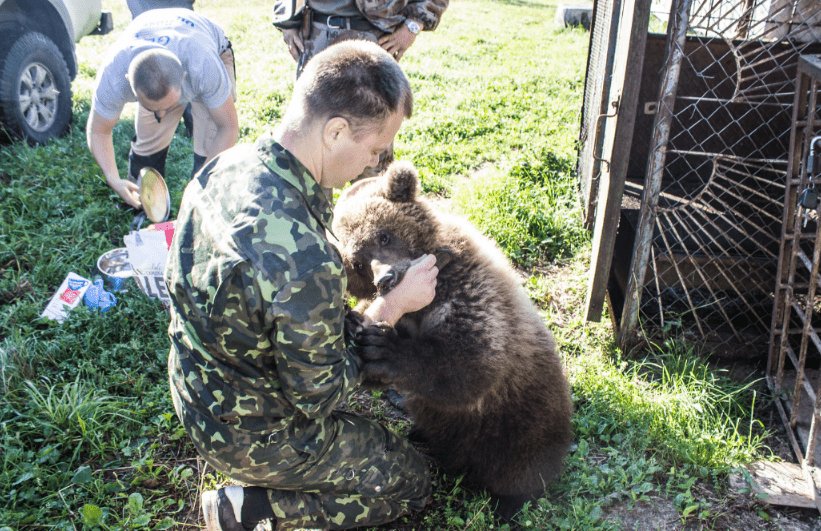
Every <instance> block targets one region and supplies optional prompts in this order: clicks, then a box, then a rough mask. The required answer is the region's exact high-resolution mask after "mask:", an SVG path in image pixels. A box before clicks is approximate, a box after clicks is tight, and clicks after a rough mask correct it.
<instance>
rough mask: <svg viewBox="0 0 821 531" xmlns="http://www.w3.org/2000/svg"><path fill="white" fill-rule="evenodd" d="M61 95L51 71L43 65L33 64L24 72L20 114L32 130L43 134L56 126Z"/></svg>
mask: <svg viewBox="0 0 821 531" xmlns="http://www.w3.org/2000/svg"><path fill="white" fill-rule="evenodd" d="M59 95H60V92H59V91H58V90H57V87H56V86H55V84H54V77H53V76H52V75H51V71H50V70H49V69H48V68H46V67H45V66H44V65H43V64H41V63H31V64H30V65H28V66H27V67H26V68H25V69H24V70H23V74H22V75H21V76H20V90H19V101H20V113H21V114H22V115H23V119H24V120H25V121H26V123H27V124H28V126H29V127H30V128H31V129H33V130H34V131H37V132H41V133H42V132H43V131H46V130H47V129H48V128H49V127H51V126H52V124H54V120H55V119H56V114H57V97H58V96H59Z"/></svg>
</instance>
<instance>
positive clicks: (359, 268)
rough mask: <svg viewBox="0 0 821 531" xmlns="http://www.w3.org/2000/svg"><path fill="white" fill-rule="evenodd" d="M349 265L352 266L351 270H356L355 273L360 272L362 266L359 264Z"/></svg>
mask: <svg viewBox="0 0 821 531" xmlns="http://www.w3.org/2000/svg"><path fill="white" fill-rule="evenodd" d="M351 265H352V266H353V268H354V269H356V270H357V271H361V270H362V264H360V263H359V262H354V263H352V264H351Z"/></svg>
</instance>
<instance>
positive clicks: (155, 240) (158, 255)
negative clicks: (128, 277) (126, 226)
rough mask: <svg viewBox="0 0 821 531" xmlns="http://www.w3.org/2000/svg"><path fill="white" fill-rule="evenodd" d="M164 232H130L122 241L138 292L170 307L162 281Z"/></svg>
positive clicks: (164, 257) (166, 243) (165, 246)
mask: <svg viewBox="0 0 821 531" xmlns="http://www.w3.org/2000/svg"><path fill="white" fill-rule="evenodd" d="M172 227H173V226H172ZM170 230H173V228H171V229H170ZM166 232H167V229H164V230H152V229H150V228H149V229H141V230H138V231H132V232H130V233H129V234H127V235H126V236H125V237H124V238H123V240H124V241H125V246H126V248H127V249H128V260H129V261H130V262H131V267H132V269H133V270H134V280H135V281H136V282H137V284H138V285H139V287H140V291H142V292H143V293H145V294H146V295H147V296H149V297H151V298H155V299H160V300H161V301H162V302H163V304H165V305H166V306H170V305H171V298H170V297H169V296H168V288H166V286H165V280H163V271H165V262H166V259H167V258H168V241H167V239H166ZM172 234H173V233H172Z"/></svg>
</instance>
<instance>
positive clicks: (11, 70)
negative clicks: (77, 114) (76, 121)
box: [0, 31, 71, 144]
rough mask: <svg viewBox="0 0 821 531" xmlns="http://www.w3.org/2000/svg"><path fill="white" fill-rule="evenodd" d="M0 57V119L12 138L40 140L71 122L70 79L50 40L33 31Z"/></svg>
mask: <svg viewBox="0 0 821 531" xmlns="http://www.w3.org/2000/svg"><path fill="white" fill-rule="evenodd" d="M3 51H4V52H5V55H4V56H2V57H0V122H2V123H3V125H4V126H5V128H6V130H7V131H8V132H9V133H11V135H12V136H13V137H15V138H25V139H27V140H28V141H29V142H31V143H34V144H42V143H44V142H47V141H48V140H50V139H52V138H54V137H56V136H59V135H61V134H63V133H64V132H65V131H66V130H67V129H68V124H69V123H70V122H71V79H70V77H69V74H68V67H67V66H66V62H65V60H64V59H63V55H62V54H61V53H60V50H59V49H58V48H57V45H56V44H54V42H53V41H52V40H51V39H49V38H48V37H46V36H45V35H43V34H42V33H37V32H34V31H29V32H26V33H23V34H22V35H21V36H20V37H19V38H18V39H17V40H16V41H14V44H11V45H10V46H7V47H4V50H3Z"/></svg>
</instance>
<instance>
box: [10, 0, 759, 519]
mask: <svg viewBox="0 0 821 531" xmlns="http://www.w3.org/2000/svg"><path fill="white" fill-rule="evenodd" d="M103 4H104V9H106V10H110V11H112V12H113V13H114V17H115V21H116V27H115V31H114V33H113V34H111V35H108V36H104V37H89V38H86V39H84V40H83V41H81V43H80V44H79V45H78V50H77V55H78V59H79V62H80V65H79V66H80V68H79V75H78V77H77V79H76V80H75V82H74V84H73V90H74V125H73V128H72V130H71V132H70V134H68V135H67V136H65V137H63V138H60V139H56V140H54V141H53V142H50V143H49V144H48V145H46V146H40V147H30V146H27V145H25V144H19V143H17V144H12V145H3V146H0V437H1V439H0V530H2V531H8V530H9V529H20V530H23V529H29V528H50V529H64V530H79V529H98V528H99V529H105V530H112V531H114V530H124V529H152V530H158V529H170V528H174V529H194V528H198V526H200V525H201V517H200V513H199V497H200V494H201V493H202V491H203V490H206V489H209V488H213V487H215V486H218V485H221V484H223V483H224V482H226V481H227V480H228V478H225V477H223V476H221V475H220V474H218V473H216V472H214V470H213V469H211V468H209V467H207V466H205V464H204V462H202V461H201V460H199V459H198V457H197V454H196V452H195V451H194V449H193V447H192V446H191V443H190V442H189V441H188V439H187V436H186V435H185V432H184V430H183V429H182V427H181V425H180V423H179V421H178V420H177V418H176V416H175V414H174V410H173V406H172V404H171V401H170V397H169V393H168V383H167V373H166V361H167V353H168V347H169V342H168V338H167V335H166V330H167V327H168V315H167V313H166V312H165V310H164V309H163V308H162V306H161V305H160V304H159V302H157V301H156V300H150V299H147V298H145V297H144V296H142V295H141V294H140V293H139V292H138V291H137V289H136V288H135V286H134V285H133V284H132V285H131V286H130V287H129V288H128V291H126V292H123V293H119V294H117V296H118V302H117V305H116V306H115V308H114V309H112V310H111V311H109V312H107V313H104V314H101V313H99V312H96V311H93V310H90V309H88V308H85V307H79V308H77V309H75V310H73V311H72V312H71V313H70V315H69V317H68V318H67V319H66V320H65V321H64V322H63V323H62V324H60V323H57V322H54V321H49V320H46V319H43V318H40V314H41V312H42V311H43V309H44V308H45V305H46V303H47V301H48V300H49V299H50V297H51V295H52V294H53V293H54V291H55V290H56V288H57V287H58V286H59V285H60V283H61V282H62V280H63V278H65V276H66V274H67V273H68V272H69V271H73V272H76V273H78V274H80V275H83V276H86V277H91V276H92V275H94V266H95V263H96V260H97V258H98V257H99V256H100V255H102V254H103V253H105V252H106V251H109V250H110V249H113V248H117V247H122V246H123V236H124V235H125V234H127V232H128V230H129V225H130V223H131V221H132V219H133V217H134V214H135V213H134V212H133V211H130V210H128V209H125V208H123V205H122V203H121V202H120V201H119V200H118V199H117V198H116V196H115V195H114V194H113V192H111V190H110V189H109V188H108V187H107V186H106V185H105V183H104V182H103V180H102V178H101V174H100V171H99V169H98V168H97V166H96V165H95V163H94V161H93V160H92V158H91V155H90V154H89V152H88V149H87V148H86V146H85V136H84V128H85V123H86V121H87V119H88V112H89V100H90V96H91V88H92V86H93V80H94V76H95V75H96V73H97V69H98V67H99V65H100V63H101V61H102V56H103V54H104V53H105V50H106V49H107V48H108V46H110V45H111V43H112V42H113V40H114V39H115V38H116V37H117V36H118V35H119V34H121V32H122V30H123V28H124V26H125V24H126V23H127V22H128V20H129V19H130V16H129V13H128V11H127V10H126V8H125V3H124V2H121V1H114V0H104V2H103ZM554 8H555V2H554V1H552V0H535V1H528V2H518V1H517V2H513V1H511V2H508V1H492V0H460V1H459V2H452V3H451V5H450V7H449V8H448V11H447V12H446V13H445V16H444V19H443V22H442V24H441V26H440V27H439V28H438V29H437V30H436V31H435V32H433V33H429V32H427V33H425V34H423V35H421V36H420V37H419V38H418V39H417V41H416V43H415V44H414V45H413V47H412V48H411V49H410V51H409V52H408V54H407V55H406V56H405V57H404V58H403V60H402V65H403V67H404V68H405V70H406V72H407V73H408V76H409V77H410V79H411V83H412V86H413V89H414V93H415V112H414V116H413V117H412V118H411V119H409V120H407V121H406V123H405V124H404V125H403V127H402V130H401V131H400V133H399V135H398V137H397V139H396V144H395V146H396V153H397V157H398V158H403V159H410V160H412V161H413V162H414V163H415V164H416V165H417V166H418V167H419V169H420V173H421V176H422V181H423V188H424V190H425V192H426V193H429V194H435V195H438V196H442V197H445V198H452V205H451V207H452V208H453V209H454V210H456V211H457V212H460V213H462V214H464V215H466V216H468V217H469V218H470V219H471V220H472V221H473V222H474V223H475V224H476V225H477V226H478V227H479V228H480V229H481V230H483V231H484V232H486V233H487V234H488V235H489V236H491V237H493V238H494V239H496V241H498V242H499V244H500V246H502V248H503V249H504V251H505V252H506V253H507V255H508V256H509V257H510V258H511V259H512V260H514V261H515V262H516V264H517V265H519V266H520V267H521V268H522V270H523V271H527V272H529V273H530V277H529V279H528V281H527V283H526V287H527V288H528V290H529V292H530V293H531V296H532V297H533V298H534V300H535V302H536V303H537V304H538V305H539V306H540V307H541V308H542V309H543V310H544V316H545V320H546V322H547V323H548V324H549V325H550V326H551V328H552V329H553V330H554V333H555V335H556V337H557V340H558V342H559V345H560V348H561V353H562V356H563V359H564V360H565V363H566V365H567V371H568V375H569V377H570V380H571V385H572V393H573V400H574V403H575V408H576V415H575V419H574V423H573V429H574V437H575V441H576V442H575V444H574V446H573V448H572V451H571V452H570V454H569V455H568V458H567V467H566V471H565V473H564V474H563V475H562V476H561V477H560V478H559V479H558V480H557V481H556V482H555V484H553V485H551V486H550V488H549V491H548V495H547V496H546V497H545V498H544V499H542V500H539V502H538V503H537V504H535V505H533V506H531V507H529V508H528V511H527V512H526V513H525V514H524V515H523V517H522V520H521V524H522V528H524V529H616V528H618V523H617V522H614V521H613V520H612V518H610V517H608V511H609V509H610V507H611V505H613V504H615V503H627V504H633V503H637V502H639V501H641V500H646V499H648V497H650V496H655V497H667V498H669V499H671V500H673V501H674V503H675V505H676V507H677V508H678V510H679V512H680V515H681V518H682V519H690V520H692V519H693V518H697V519H700V520H701V521H702V522H703V523H704V525H706V526H707V527H709V525H710V522H711V518H712V516H711V514H714V513H715V510H716V508H715V507H713V506H711V505H710V502H708V501H705V500H704V499H702V498H699V496H698V495H697V492H696V491H695V490H694V488H695V487H694V486H695V485H697V484H698V482H705V481H709V482H711V483H712V484H717V485H720V484H721V482H722V481H723V479H722V478H723V477H724V475H725V474H726V472H727V471H728V470H729V469H730V468H731V467H733V466H736V465H738V464H740V463H744V462H746V461H749V460H752V459H757V458H761V457H766V456H767V451H766V448H765V447H763V446H762V437H763V436H764V435H765V433H764V432H763V431H762V430H761V429H760V424H759V422H758V421H757V420H756V417H755V416H754V412H755V411H756V405H757V403H758V402H760V399H759V398H757V397H756V396H755V394H754V393H753V392H752V389H751V388H750V387H748V386H746V385H744V384H742V385H739V384H737V383H735V382H734V381H733V380H731V379H729V378H727V377H726V375H724V374H722V373H719V372H716V371H715V370H713V369H711V368H710V367H709V366H708V364H707V363H706V361H705V358H704V356H703V355H702V354H701V353H699V352H696V351H694V350H693V349H692V348H691V347H689V346H688V345H687V344H686V343H684V342H681V341H678V342H670V343H665V344H662V345H660V346H658V347H654V348H651V349H648V350H645V351H642V352H640V353H638V354H631V355H630V356H628V355H626V354H624V353H620V352H618V351H617V350H616V349H615V347H614V345H613V343H612V333H611V330H610V328H609V326H608V325H607V324H595V323H592V324H585V323H583V322H582V319H581V312H580V307H581V301H582V300H583V298H584V292H585V286H586V268H587V264H586V261H587V257H588V255H589V237H588V235H587V233H586V232H585V231H584V230H583V229H582V227H581V221H580V217H581V216H580V206H579V203H578V198H577V193H576V181H575V179H576V177H575V175H574V172H573V168H574V166H575V163H574V160H575V148H574V142H575V140H576V137H577V134H578V123H579V114H580V108H581V98H582V92H583V77H584V76H583V69H584V65H585V63H586V47H587V42H588V39H589V35H588V34H587V33H585V32H584V31H582V30H580V29H562V28H557V27H556V26H554V24H553V16H554ZM196 9H197V10H198V11H200V12H202V13H204V14H205V15H207V16H210V17H211V18H213V19H215V20H217V21H219V22H220V24H221V25H222V26H223V27H224V28H225V29H226V30H227V33H228V35H229V36H230V38H231V40H232V43H233V45H234V49H235V51H236V64H237V78H238V92H239V100H238V112H239V117H240V123H241V131H240V142H251V141H253V140H255V139H256V138H257V137H258V136H259V135H260V134H261V133H262V132H264V131H265V130H266V129H267V128H268V127H269V126H270V124H272V123H274V122H276V121H277V120H278V119H279V118H280V117H281V115H282V112H283V109H284V105H285V102H286V101H287V99H288V95H289V93H290V90H291V87H292V85H293V72H294V64H293V61H292V60H291V58H290V56H289V55H288V54H287V52H286V50H285V46H284V45H283V44H282V41H281V36H280V35H279V33H278V32H276V31H275V30H274V29H273V28H272V27H271V25H270V23H269V18H270V14H271V13H270V2H267V1H263V0H246V1H244V2H242V7H241V9H238V6H237V4H236V2H228V1H226V0H197V3H196ZM129 109H130V108H128V109H127V111H126V114H124V116H123V119H122V120H121V121H120V123H119V124H118V125H117V127H116V128H115V130H114V143H115V146H116V150H117V159H118V164H119V168H120V172H121V173H124V172H125V168H126V158H127V152H128V142H129V140H130V137H131V135H132V134H133V133H132V131H133V125H134V124H133V121H132V120H131V119H130V117H129V115H128V113H129V112H130V110H129ZM181 131H182V129H180V130H179V132H181ZM170 153H171V154H170V157H169V161H168V166H167V174H166V175H165V177H166V182H167V183H168V185H169V189H170V192H171V203H172V217H173V216H174V215H175V214H176V209H177V206H178V205H179V201H180V197H181V195H182V190H183V188H184V186H185V184H186V182H187V180H188V176H189V174H190V171H191V141H190V139H187V138H185V137H184V136H183V135H182V134H178V135H177V136H175V138H174V140H173V142H172V145H171V152H170ZM348 407H350V408H351V410H353V411H355V412H357V413H359V414H363V415H368V416H371V417H372V418H376V419H378V420H380V421H381V422H383V423H385V424H386V425H388V426H390V428H391V429H395V430H397V431H398V432H399V433H406V432H407V429H408V421H407V419H403V418H402V417H401V416H396V415H395V414H394V413H393V412H392V410H391V409H390V408H389V406H387V405H386V402H385V400H384V397H383V396H382V395H381V394H380V393H375V394H369V393H364V394H358V395H356V396H355V398H354V399H352V400H351V401H350V402H349V404H348ZM434 472H435V474H434V479H435V487H436V489H435V493H434V496H433V503H432V504H431V505H430V506H429V508H428V509H427V510H426V511H424V512H423V513H421V514H418V515H412V516H409V517H406V518H404V519H400V520H399V521H398V522H397V523H393V524H388V525H386V526H383V528H384V529H392V528H395V527H399V528H403V529H408V528H413V529H419V530H422V529H436V530H439V529H442V530H457V529H459V530H463V529H472V530H487V529H501V528H504V527H505V526H503V525H501V524H500V523H499V522H496V521H495V520H494V519H493V517H492V513H491V510H490V508H489V507H488V497H487V495H486V494H485V493H483V492H476V491H474V490H471V489H469V488H468V487H466V486H464V485H462V483H461V480H460V478H453V477H447V476H444V475H441V474H439V473H438V471H435V470H434ZM662 527H663V525H662Z"/></svg>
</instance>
